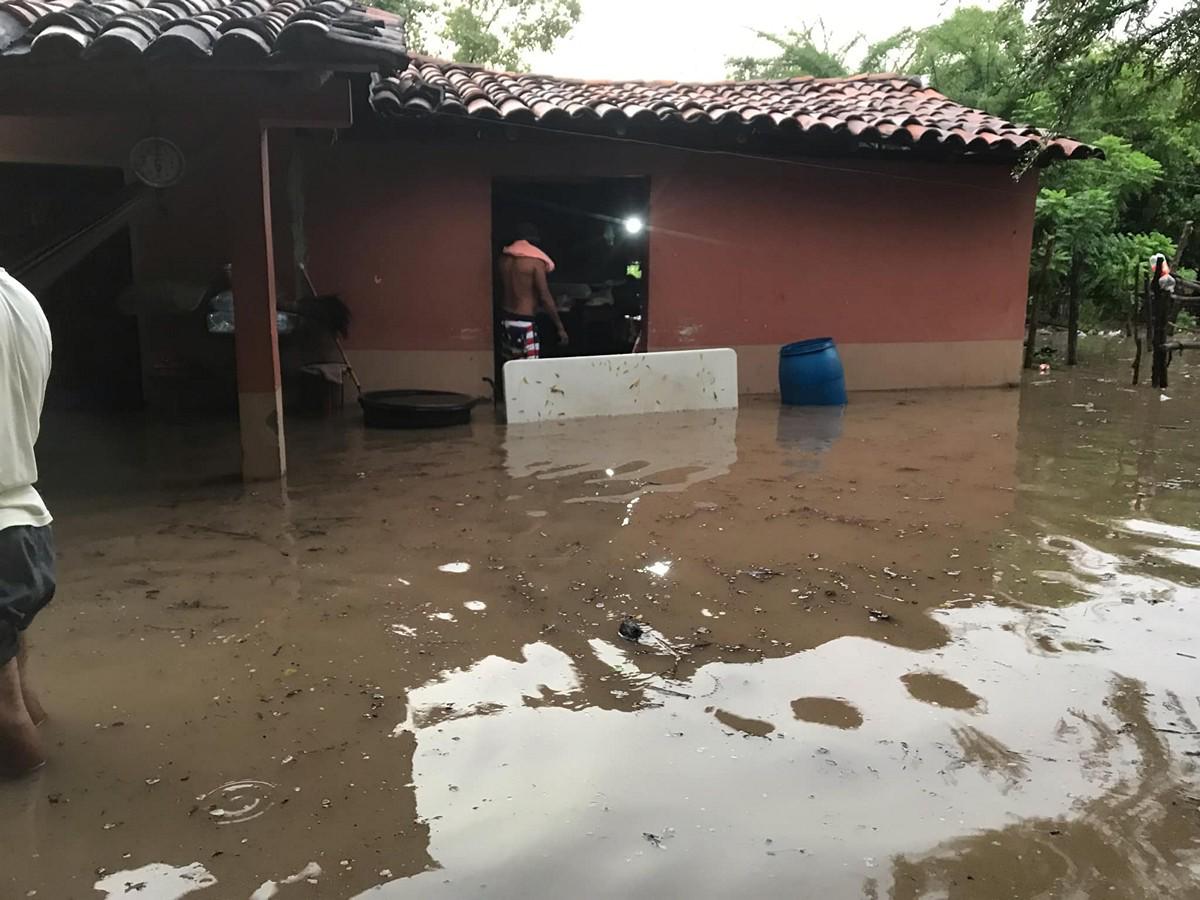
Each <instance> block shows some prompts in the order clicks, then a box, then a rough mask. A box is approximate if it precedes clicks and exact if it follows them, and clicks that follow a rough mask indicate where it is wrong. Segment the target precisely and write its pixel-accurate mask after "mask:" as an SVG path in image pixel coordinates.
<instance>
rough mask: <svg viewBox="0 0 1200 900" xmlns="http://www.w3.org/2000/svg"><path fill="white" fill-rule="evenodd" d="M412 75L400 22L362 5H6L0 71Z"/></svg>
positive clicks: (123, 1)
mask: <svg viewBox="0 0 1200 900" xmlns="http://www.w3.org/2000/svg"><path fill="white" fill-rule="evenodd" d="M139 57H140V58H145V59H146V60H175V61H180V62H188V61H195V60H204V59H208V58H210V57H211V58H216V59H225V60H230V61H235V62H238V63H253V62H291V63H300V64H313V65H321V66H323V67H326V68H336V67H337V65H338V64H344V65H347V66H353V67H354V68H359V67H370V68H377V69H380V70H385V71H395V70H396V67H397V66H403V65H406V64H407V62H408V56H407V53H406V51H405V45H404V30H403V27H402V25H401V22H400V20H399V18H397V17H395V16H391V15H389V14H387V13H380V12H378V11H377V10H371V9H368V8H367V7H365V6H362V5H361V4H360V3H358V2H355V0H0V61H4V62H14V61H16V60H19V59H22V58H28V59H30V60H34V61H37V60H63V59H84V60H89V59H123V60H129V59H137V58H139Z"/></svg>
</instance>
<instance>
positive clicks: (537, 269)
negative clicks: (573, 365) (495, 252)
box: [500, 254, 567, 344]
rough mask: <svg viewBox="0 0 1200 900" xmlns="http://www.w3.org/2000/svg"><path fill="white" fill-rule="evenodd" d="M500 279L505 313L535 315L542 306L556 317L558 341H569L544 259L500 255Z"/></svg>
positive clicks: (527, 316) (523, 316) (553, 317)
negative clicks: (552, 291)
mask: <svg viewBox="0 0 1200 900" xmlns="http://www.w3.org/2000/svg"><path fill="white" fill-rule="evenodd" d="M500 280H501V282H502V286H503V290H504V309H503V312H504V313H506V314H509V315H514V316H520V317H521V318H526V319H532V318H533V317H534V316H535V315H536V313H537V311H538V308H539V307H540V308H541V309H542V310H543V311H544V312H546V314H547V315H549V316H550V318H551V319H552V320H553V321H554V326H555V328H557V329H558V339H559V343H562V344H565V343H566V342H567V332H566V330H565V329H564V328H563V324H562V319H560V318H559V315H558V307H557V306H556V305H555V303H554V297H553V296H552V295H551V293H550V285H549V282H548V281H547V280H546V264H545V263H544V262H542V260H540V259H535V258H532V257H527V256H509V255H508V254H504V255H502V256H501V257H500Z"/></svg>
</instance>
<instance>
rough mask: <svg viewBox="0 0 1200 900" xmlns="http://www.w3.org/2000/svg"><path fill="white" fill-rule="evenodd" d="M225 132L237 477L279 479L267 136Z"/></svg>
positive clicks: (251, 126) (254, 127) (283, 468)
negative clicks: (238, 428)
mask: <svg viewBox="0 0 1200 900" xmlns="http://www.w3.org/2000/svg"><path fill="white" fill-rule="evenodd" d="M237 125H238V127H236V129H234V128H231V132H232V134H231V135H230V137H231V146H230V151H231V159H230V175H231V178H230V183H229V184H228V185H227V187H226V190H227V191H228V192H229V194H228V195H227V203H228V207H227V208H228V209H229V210H230V222H229V227H230V230H231V237H232V242H233V243H232V251H231V262H232V264H233V273H232V274H233V279H232V280H233V302H234V327H235V331H234V344H235V349H236V355H237V381H238V418H239V420H240V423H241V432H242V477H243V478H244V479H245V480H246V481H262V480H267V479H281V478H283V476H284V474H285V473H286V472H287V454H286V449H285V443H284V434H283V393H282V387H281V381H280V375H279V335H278V332H277V327H276V318H275V316H276V306H275V256H274V242H273V240H272V235H271V170H270V165H269V158H268V145H267V132H266V130H265V129H264V128H263V127H262V125H261V124H259V123H258V122H257V121H254V122H241V123H237Z"/></svg>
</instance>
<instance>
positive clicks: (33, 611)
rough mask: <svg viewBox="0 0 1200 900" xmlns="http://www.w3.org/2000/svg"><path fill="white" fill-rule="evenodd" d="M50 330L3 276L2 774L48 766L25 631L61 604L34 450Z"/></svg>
mask: <svg viewBox="0 0 1200 900" xmlns="http://www.w3.org/2000/svg"><path fill="white" fill-rule="evenodd" d="M50 351H51V342H50V325H49V323H47V322H46V317H45V315H44V314H43V313H42V308H41V306H40V305H39V304H38V302H37V300H36V299H35V298H34V296H33V295H32V294H31V293H29V291H27V290H26V289H25V287H24V286H23V285H21V283H20V282H18V281H17V280H16V279H15V278H13V277H12V276H11V275H9V274H8V273H7V272H6V271H4V269H0V774H3V775H9V776H18V775H23V774H26V773H28V772H30V771H33V770H34V769H37V768H39V767H40V766H42V764H43V763H44V762H45V755H44V753H43V750H42V743H41V739H40V738H39V736H38V730H37V726H38V725H40V724H41V723H42V721H43V720H44V719H45V718H46V713H45V711H44V710H43V709H42V705H41V703H40V702H38V699H37V697H36V696H35V694H34V692H33V689H32V687H31V686H30V683H29V670H28V666H27V664H26V653H25V637H24V632H25V630H26V629H27V628H28V627H29V624H30V623H31V622H32V621H33V617H34V616H35V615H37V614H38V612H39V611H41V609H42V608H43V607H45V605H46V604H47V603H49V602H50V600H51V599H52V598H53V597H54V589H55V557H54V535H53V532H52V531H51V527H50V521H51V518H50V511H49V510H47V509H46V504H45V503H43V502H42V498H41V496H40V495H39V494H38V492H37V491H36V490H35V489H34V483H35V482H36V481H37V461H36V459H35V458H34V453H33V447H34V444H35V443H36V442H37V437H38V430H39V428H40V423H41V415H42V401H43V399H44V397H45V394H46V382H47V380H48V379H49V377H50Z"/></svg>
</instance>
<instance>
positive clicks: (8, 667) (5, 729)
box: [0, 659, 46, 776]
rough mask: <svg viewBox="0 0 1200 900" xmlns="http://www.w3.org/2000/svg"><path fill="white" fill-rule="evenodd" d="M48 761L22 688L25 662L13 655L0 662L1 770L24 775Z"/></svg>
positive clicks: (4, 772) (1, 772) (6, 772)
mask: <svg viewBox="0 0 1200 900" xmlns="http://www.w3.org/2000/svg"><path fill="white" fill-rule="evenodd" d="M45 761H46V757H45V755H44V754H43V752H42V740H41V737H40V736H39V735H38V730H37V726H36V725H34V724H33V719H32V718H31V717H30V715H29V709H28V708H27V707H26V706H25V697H24V694H23V693H22V691H21V666H20V663H18V661H17V660H16V659H10V660H9V661H8V662H6V663H5V664H4V665H3V666H0V774H3V775H9V776H20V775H25V774H27V773H29V772H32V771H33V770H34V769H37V768H38V767H40V766H41V765H42V764H43V763H44V762H45Z"/></svg>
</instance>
